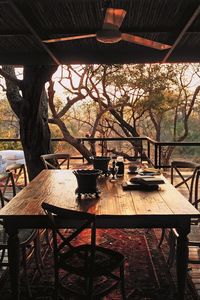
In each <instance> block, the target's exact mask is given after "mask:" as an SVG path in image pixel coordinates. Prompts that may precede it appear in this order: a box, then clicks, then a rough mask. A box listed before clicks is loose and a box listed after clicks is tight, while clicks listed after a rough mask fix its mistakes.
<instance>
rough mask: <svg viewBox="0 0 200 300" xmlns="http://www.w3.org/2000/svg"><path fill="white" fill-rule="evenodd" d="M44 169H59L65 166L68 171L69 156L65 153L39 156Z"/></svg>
mask: <svg viewBox="0 0 200 300" xmlns="http://www.w3.org/2000/svg"><path fill="white" fill-rule="evenodd" d="M40 158H41V160H42V161H43V164H44V167H45V169H61V166H64V164H66V168H67V169H69V162H70V155H69V154H67V153H53V154H43V155H41V156H40Z"/></svg>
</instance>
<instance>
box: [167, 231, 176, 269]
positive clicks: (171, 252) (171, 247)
mask: <svg viewBox="0 0 200 300" xmlns="http://www.w3.org/2000/svg"><path fill="white" fill-rule="evenodd" d="M175 253H176V237H175V236H174V235H173V231H172V230H170V233H169V256H168V259H167V263H168V265H169V269H170V268H171V267H172V265H173V262H174V258H175Z"/></svg>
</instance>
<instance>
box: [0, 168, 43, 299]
mask: <svg viewBox="0 0 200 300" xmlns="http://www.w3.org/2000/svg"><path fill="white" fill-rule="evenodd" d="M0 181H1V183H3V185H2V187H1V188H0V203H1V207H3V206H4V205H6V203H7V202H9V201H10V195H9V197H8V196H7V194H11V193H12V196H15V194H16V190H15V182H14V179H13V174H12V172H5V173H2V174H0ZM3 181H4V182H3ZM8 189H9V191H8ZM10 189H11V191H10ZM18 236H19V244H20V250H21V265H22V269H23V274H24V279H25V284H26V287H27V291H28V294H29V296H30V297H31V289H30V284H29V279H28V272H27V264H28V262H29V261H30V259H31V258H32V257H33V256H34V257H35V261H36V266H37V269H38V271H39V272H41V268H40V266H41V257H40V248H39V234H38V230H35V229H21V230H19V234H18ZM7 241H8V235H7V233H6V232H5V229H4V222H3V220H0V267H8V266H9V263H8V259H7V257H6V253H7V250H8V243H7Z"/></svg>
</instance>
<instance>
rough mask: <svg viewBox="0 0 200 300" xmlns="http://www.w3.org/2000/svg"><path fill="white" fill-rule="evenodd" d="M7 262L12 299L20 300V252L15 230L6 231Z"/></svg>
mask: <svg viewBox="0 0 200 300" xmlns="http://www.w3.org/2000/svg"><path fill="white" fill-rule="evenodd" d="M7 233H8V235H9V237H8V261H9V272H10V284H11V292H12V299H13V300H19V299H20V276H19V271H20V250H19V238H18V231H17V229H8V230H7Z"/></svg>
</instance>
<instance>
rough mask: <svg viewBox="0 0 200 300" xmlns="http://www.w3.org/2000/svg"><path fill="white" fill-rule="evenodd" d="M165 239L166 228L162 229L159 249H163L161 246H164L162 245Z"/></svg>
mask: <svg viewBox="0 0 200 300" xmlns="http://www.w3.org/2000/svg"><path fill="white" fill-rule="evenodd" d="M164 237H165V228H162V232H161V237H160V241H159V243H158V248H160V247H161V245H162V243H163V240H164Z"/></svg>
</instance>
